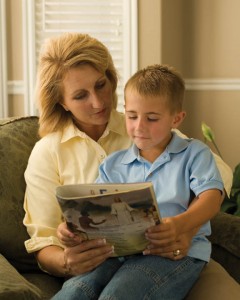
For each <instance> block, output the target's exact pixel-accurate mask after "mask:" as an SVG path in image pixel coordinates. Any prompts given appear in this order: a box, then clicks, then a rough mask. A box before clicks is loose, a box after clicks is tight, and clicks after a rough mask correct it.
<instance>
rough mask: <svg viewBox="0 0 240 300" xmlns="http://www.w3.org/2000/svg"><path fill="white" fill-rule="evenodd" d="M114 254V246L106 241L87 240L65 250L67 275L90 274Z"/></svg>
mask: <svg viewBox="0 0 240 300" xmlns="http://www.w3.org/2000/svg"><path fill="white" fill-rule="evenodd" d="M113 253H114V248H113V246H112V245H109V244H107V243H106V240H105V239H95V240H85V241H82V242H81V243H80V244H78V245H75V246H71V247H66V248H65V249H64V262H65V268H66V271H67V273H68V274H67V275H80V274H84V273H86V272H90V271H92V270H93V269H95V268H96V267H97V266H99V265H100V264H101V263H103V262H104V261H105V260H106V259H107V258H109V257H111V256H112V255H113Z"/></svg>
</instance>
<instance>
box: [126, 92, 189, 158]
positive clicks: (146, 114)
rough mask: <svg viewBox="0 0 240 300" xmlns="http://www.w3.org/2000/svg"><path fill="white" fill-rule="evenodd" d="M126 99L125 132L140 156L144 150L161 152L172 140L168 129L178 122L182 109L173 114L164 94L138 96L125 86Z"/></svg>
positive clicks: (182, 113)
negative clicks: (138, 150) (139, 152)
mask: <svg viewBox="0 0 240 300" xmlns="http://www.w3.org/2000/svg"><path fill="white" fill-rule="evenodd" d="M125 99H126V101H125V112H126V126H127V132H128V135H129V136H130V138H131V139H132V140H133V142H134V143H135V144H136V146H137V147H138V148H139V149H140V150H142V151H141V155H142V156H144V155H143V153H145V152H146V151H153V152H154V153H155V154H156V155H160V154H161V153H162V152H163V151H164V150H165V148H166V146H167V144H168V143H169V142H170V140H171V137H172V134H171V129H172V128H177V127H178V126H179V125H180V124H181V122H182V120H183V119H184V117H185V112H175V113H172V112H171V111H170V109H169V107H168V105H167V104H168V102H167V98H166V96H141V95H139V94H138V92H136V91H134V90H132V89H127V90H126V92H125ZM144 151H145V152H144Z"/></svg>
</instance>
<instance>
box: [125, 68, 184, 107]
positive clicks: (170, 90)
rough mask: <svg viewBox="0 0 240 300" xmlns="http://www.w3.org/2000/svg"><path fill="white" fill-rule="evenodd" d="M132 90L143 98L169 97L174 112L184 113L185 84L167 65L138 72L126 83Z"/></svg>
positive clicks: (127, 87)
mask: <svg viewBox="0 0 240 300" xmlns="http://www.w3.org/2000/svg"><path fill="white" fill-rule="evenodd" d="M127 89H132V90H135V91H137V92H138V93H139V94H140V95H142V96H154V97H156V96H167V101H168V103H169V108H170V110H171V111H172V112H175V111H182V106H183V100H184V94H185V83H184V80H183V78H182V76H181V75H180V73H179V72H178V71H177V70H175V69H174V68H173V67H170V66H167V65H158V64H155V65H151V66H148V67H146V68H144V69H141V70H139V71H137V72H136V73H135V74H134V75H133V76H132V77H131V78H130V79H129V80H128V81H127V83H126V85H125V89H124V94H125V97H126V90H127Z"/></svg>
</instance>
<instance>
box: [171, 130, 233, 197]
mask: <svg viewBox="0 0 240 300" xmlns="http://www.w3.org/2000/svg"><path fill="white" fill-rule="evenodd" d="M174 131H175V132H176V133H177V134H178V135H179V136H180V137H182V138H185V139H186V138H188V137H187V136H186V135H185V134H183V133H182V132H181V131H179V130H178V129H174ZM212 154H213V156H214V159H215V162H216V164H217V167H218V170H219V172H220V174H221V177H222V180H223V184H224V189H225V191H226V193H227V195H228V196H229V195H230V191H231V187H232V180H233V172H232V169H231V168H230V167H229V166H228V165H227V164H226V163H225V162H224V161H223V160H222V159H221V157H220V156H218V155H217V154H215V153H214V152H212Z"/></svg>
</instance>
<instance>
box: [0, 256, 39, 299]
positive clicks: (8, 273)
mask: <svg viewBox="0 0 240 300" xmlns="http://www.w3.org/2000/svg"><path fill="white" fill-rule="evenodd" d="M0 299H1V300H9V299H11V300H15V299H16V300H17V299H25V300H37V299H41V292H40V290H39V289H38V288H37V287H36V286H34V285H33V284H31V283H30V282H28V281H27V280H26V279H25V278H24V277H23V276H22V275H20V274H19V273H18V272H17V270H16V269H15V268H14V267H13V266H12V265H11V264H10V263H9V262H8V261H7V260H6V259H5V257H4V256H3V255H1V254H0Z"/></svg>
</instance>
